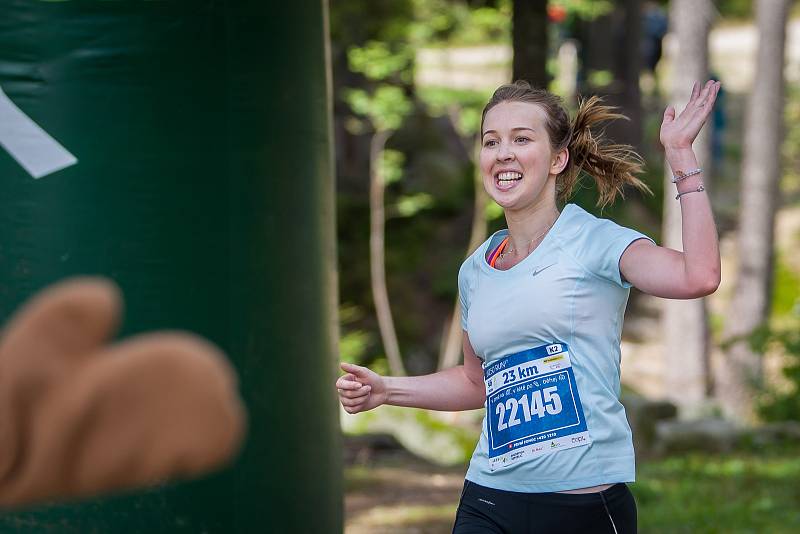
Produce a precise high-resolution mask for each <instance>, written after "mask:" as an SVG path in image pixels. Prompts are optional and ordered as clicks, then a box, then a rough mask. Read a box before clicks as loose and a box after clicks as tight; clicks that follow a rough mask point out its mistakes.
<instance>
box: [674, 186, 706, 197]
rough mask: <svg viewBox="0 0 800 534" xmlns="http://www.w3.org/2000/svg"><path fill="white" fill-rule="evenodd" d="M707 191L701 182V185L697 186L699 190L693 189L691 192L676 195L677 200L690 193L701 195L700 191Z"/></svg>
mask: <svg viewBox="0 0 800 534" xmlns="http://www.w3.org/2000/svg"><path fill="white" fill-rule="evenodd" d="M705 190H706V187H705V186H704V185H703V183H702V182H701V183H700V185H698V186H697V189H692V190H691V191H684V192H683V193H678V194H677V195H675V200H678V199H679V198H681V197H682V196H683V195H688V194H689V193H699V192H700V191H705Z"/></svg>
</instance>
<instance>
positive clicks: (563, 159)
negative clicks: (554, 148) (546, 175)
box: [550, 148, 569, 175]
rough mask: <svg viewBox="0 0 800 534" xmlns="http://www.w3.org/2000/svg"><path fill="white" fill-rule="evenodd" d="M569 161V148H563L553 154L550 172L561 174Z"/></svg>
mask: <svg viewBox="0 0 800 534" xmlns="http://www.w3.org/2000/svg"><path fill="white" fill-rule="evenodd" d="M567 163H569V150H567V149H566V148H562V149H561V150H559V151H558V152H556V154H555V156H553V163H552V164H551V165H550V174H556V175H557V174H561V173H562V172H563V171H564V169H565V168H566V167H567Z"/></svg>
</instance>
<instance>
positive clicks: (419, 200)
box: [395, 193, 433, 217]
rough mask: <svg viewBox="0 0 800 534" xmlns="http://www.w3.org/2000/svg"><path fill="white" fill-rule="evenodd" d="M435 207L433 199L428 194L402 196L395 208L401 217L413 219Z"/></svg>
mask: <svg viewBox="0 0 800 534" xmlns="http://www.w3.org/2000/svg"><path fill="white" fill-rule="evenodd" d="M432 206H433V197H432V196H431V195H429V194H428V193H416V194H414V195H404V196H401V197H400V198H399V199H398V201H397V204H396V206H395V208H396V210H397V213H398V215H400V216H401V217H412V216H414V215H416V214H417V213H418V212H420V211H422V210H424V209H428V208H430V207H432Z"/></svg>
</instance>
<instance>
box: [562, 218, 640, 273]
mask: <svg viewBox="0 0 800 534" xmlns="http://www.w3.org/2000/svg"><path fill="white" fill-rule="evenodd" d="M638 239H647V240H648V241H650V242H653V243H654V241H653V240H652V239H650V238H649V237H647V236H646V235H644V234H642V233H641V232H637V231H636V230H632V229H630V228H626V227H624V226H620V225H618V224H617V223H615V222H613V221H609V220H607V219H595V220H594V221H592V222H591V223H589V224H587V226H586V227H585V228H584V229H583V231H582V232H580V234H579V237H578V239H577V240H576V241H575V242H574V245H575V247H576V250H577V256H578V257H579V260H580V261H581V263H583V265H584V267H585V268H586V269H587V270H589V271H590V272H591V273H592V274H594V275H596V276H597V277H599V278H602V279H604V280H608V281H609V282H613V283H615V284H617V285H619V286H621V287H625V288H628V287H631V286H632V285H633V284H631V283H630V282H628V281H627V280H624V279H623V278H622V273H621V272H620V270H619V260H620V259H621V258H622V254H623V253H624V252H625V250H626V249H627V248H628V247H629V246H630V244H631V243H633V242H634V241H636V240H638Z"/></svg>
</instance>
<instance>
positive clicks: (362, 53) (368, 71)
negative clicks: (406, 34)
mask: <svg viewBox="0 0 800 534" xmlns="http://www.w3.org/2000/svg"><path fill="white" fill-rule="evenodd" d="M394 48H395V49H394V50H392V49H391V48H390V47H389V44H388V43H384V42H379V41H370V42H368V43H366V44H365V45H364V46H354V47H352V48H350V49H349V50H348V51H347V61H348V65H349V67H350V70H351V71H353V72H359V73H361V74H363V75H364V76H366V77H367V78H368V79H370V80H386V79H387V78H390V77H391V76H395V75H397V74H399V73H401V72H403V71H404V70H406V69H407V68H408V67H409V65H410V64H411V59H412V57H413V52H412V50H411V49H410V48H409V47H408V46H396V47H394Z"/></svg>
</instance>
